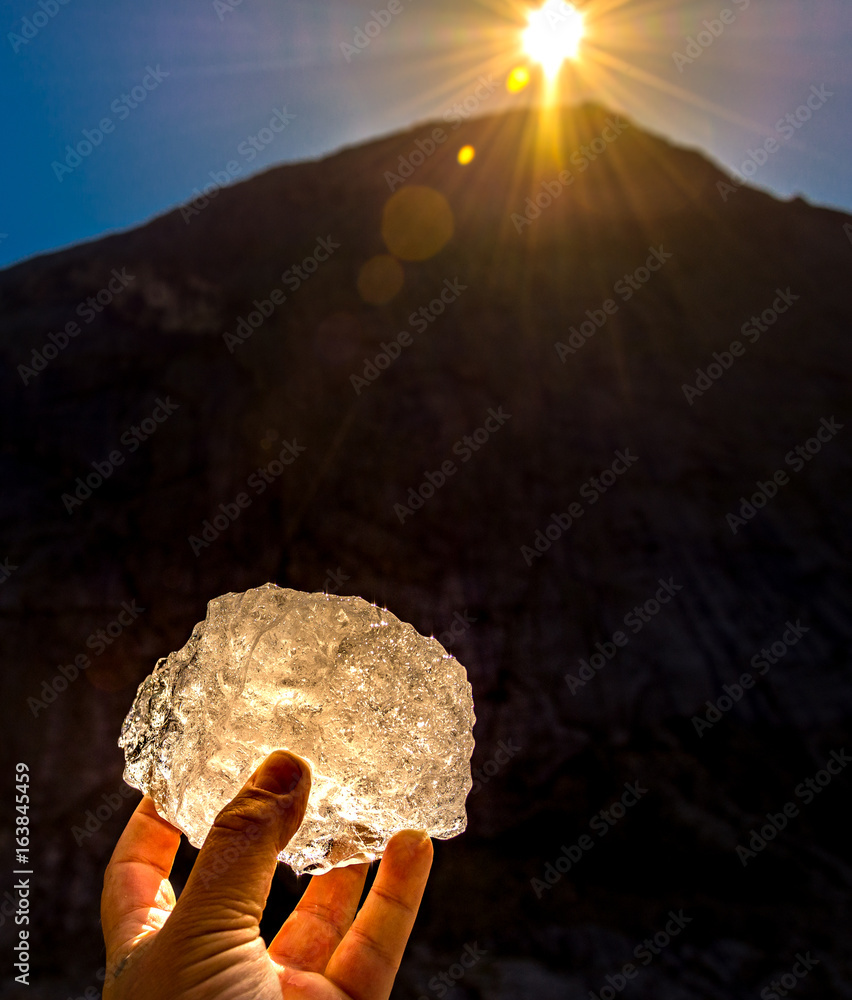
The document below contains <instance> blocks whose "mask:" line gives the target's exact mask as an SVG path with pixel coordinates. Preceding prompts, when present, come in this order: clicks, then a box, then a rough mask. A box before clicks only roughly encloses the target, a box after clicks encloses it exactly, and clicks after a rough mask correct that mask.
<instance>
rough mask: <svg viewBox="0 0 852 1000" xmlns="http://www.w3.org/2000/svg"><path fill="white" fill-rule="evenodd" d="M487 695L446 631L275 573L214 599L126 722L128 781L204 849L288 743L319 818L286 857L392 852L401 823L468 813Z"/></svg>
mask: <svg viewBox="0 0 852 1000" xmlns="http://www.w3.org/2000/svg"><path fill="white" fill-rule="evenodd" d="M473 723H474V715H473V700H472V696H471V687H470V684H469V683H468V680H467V674H466V673H465V669H464V667H463V666H462V665H461V664H460V663H459V662H458V660H457V659H456V658H455V657H453V656H451V655H450V654H449V653H447V652H446V651H445V650H444V649H443V647H442V646H441V645H440V644H439V643H438V642H437V640H435V639H427V638H425V637H424V636H422V635H420V634H419V633H417V632H416V631H415V630H414V629H413V628H412V627H411V625H408V624H407V623H405V622H401V621H399V619H398V618H396V617H395V616H394V615H392V614H391V613H390V612H389V611H387V610H382V609H379V608H377V607H376V606H375V605H374V604H369V603H368V602H367V601H365V600H363V599H362V598H360V597H335V596H332V595H329V594H325V593H321V594H305V593H301V592H299V591H295V590H289V589H286V588H283V587H277V586H275V585H274V584H271V583H269V584H266V585H265V586H263V587H256V588H254V589H253V590H249V591H248V592H246V593H245V594H225V595H224V596H223V597H219V598H217V599H216V600H213V601H211V602H210V604H209V605H208V608H207V618H206V620H205V621H203V622H200V623H199V624H198V625H197V626H196V627H195V629H194V630H193V633H192V635H191V637H190V639H189V641H188V642H187V644H186V645H185V646H184V647H183V649H181V650H178V651H177V652H175V653H172V654H171V655H170V656H168V657H166V658H165V659H162V660H160V662H159V663H158V664H157V667H156V669H155V670H154V672H153V673H152V674H151V675H150V676H149V677H147V678H146V679H145V680H144V681H143V682H142V684H141V685H140V687H139V692H138V694H137V696H136V700H135V702H134V704H133V707H132V709H131V710H130V712H129V714H128V716H127V718H126V719H125V722H124V726H123V727H122V732H121V739H120V741H119V745H120V746H122V747H123V748H124V751H125V755H126V758H127V767H126V769H125V772H124V777H125V780H126V781H127V782H128V783H129V784H131V785H133V786H134V788H138V789H139V790H140V791H143V792H147V793H148V794H149V795H151V797H152V798H153V799H154V802H155V804H156V806H157V809H158V811H159V812H160V814H161V815H162V816H163V817H165V818H166V819H167V820H168V821H169V822H170V823H172V824H173V825H175V826H177V827H178V828H179V829H181V830H183V832H184V833H185V834H186V835H187V837H188V838H189V840H190V843H192V844H194V845H195V846H196V847H200V846H201V844H202V843H203V842H204V839H205V837H206V836H207V832H208V831H209V829H210V826H211V825H212V823H213V820H214V818H215V816H216V814H217V813H218V812H219V810H220V809H221V808H222V807H223V806H224V805H225V804H226V803H227V802H228V801H230V799H232V798H233V796H234V795H235V794H236V793H237V792H238V791H239V789H240V788H241V787H242V785H243V784H244V783H245V781H246V779H247V778H248V777H249V775H250V774H251V773H252V772H253V771H254V770H255V768H256V767H257V766H258V764H259V763H260V762H261V761H262V760H263V759H264V758H265V757H266V756H267V754H269V753H271V752H272V751H273V750H276V749H286V750H292V751H294V752H295V753H298V754H299V755H300V756H301V757H304V758H305V760H307V761H308V763H309V764H310V765H311V771H312V786H311V796H310V801H309V803H308V810H307V813H306V814H305V820H304V822H303V823H302V826H301V827H300V828H299V831H298V833H297V834H296V836H295V837H294V838H293V840H292V841H291V842H290V843H289V844H288V846H287V849H286V850H285V851H282V853H281V855H280V856H279V859H280V860H281V861H285V862H286V863H287V864H289V865H290V867H291V868H292V869H293V870H294V871H295V872H297V873H299V874H304V873H308V874H321V873H322V872H326V871H329V870H330V869H331V868H334V867H339V866H342V865H347V864H356V863H358V862H361V861H373V860H375V859H376V858H377V857H380V856H381V855H382V853H383V851H384V849H385V847H386V846H387V842H388V840H390V838H391V837H392V836H393V834H394V833H396V832H397V831H399V830H404V829H417V830H421V829H422V830H427V831H428V832H429V834H430V836H432V837H437V838H439V839H441V840H447V839H449V838H450V837H455V836H456V835H457V834H459V833H461V832H462V831H463V830H464V829H465V827H466V826H467V816H466V814H465V798H466V796H467V794H468V792H469V791H470V788H471V783H472V782H471V775H470V757H471V754H472V753H473V732H472V730H473Z"/></svg>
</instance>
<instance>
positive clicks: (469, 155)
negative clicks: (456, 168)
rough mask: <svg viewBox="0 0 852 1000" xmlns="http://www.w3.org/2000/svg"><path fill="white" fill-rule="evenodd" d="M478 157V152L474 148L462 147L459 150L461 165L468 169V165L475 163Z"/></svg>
mask: <svg viewBox="0 0 852 1000" xmlns="http://www.w3.org/2000/svg"><path fill="white" fill-rule="evenodd" d="M475 156H476V150H475V149H474V148H473V146H462V148H461V149H460V150H459V163H460V164H461V165H462V166H463V167H466V166H467V165H468V163H472V162H473V158H474V157H475Z"/></svg>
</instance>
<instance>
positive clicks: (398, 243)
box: [382, 184, 455, 260]
mask: <svg viewBox="0 0 852 1000" xmlns="http://www.w3.org/2000/svg"><path fill="white" fill-rule="evenodd" d="M454 231H455V216H454V215H453V210H452V208H450V203H449V202H448V201H447V199H446V198H445V197H444V196H443V195H442V194H441V193H440V191H436V190H435V189H434V188H430V187H425V186H422V185H419V184H409V185H406V186H405V187H403V188H400V189H399V190H398V191H397V192H395V193H394V194H393V195H391V197H390V198H388V200H387V202H386V203H385V208H384V212H383V213H382V238H383V239H384V241H385V245H386V246H387V248H388V250H389V251H390V252H391V253H392V254H393V255H394V257H398V258H399V259H400V260H429V258H430V257H434V256H435V254H436V253H438V251H439V250H442V249H443V248H444V247H445V246H446V245H447V243H449V242H450V240H451V239H452V236H453V232H454Z"/></svg>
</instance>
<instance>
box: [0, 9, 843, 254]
mask: <svg viewBox="0 0 852 1000" xmlns="http://www.w3.org/2000/svg"><path fill="white" fill-rule="evenodd" d="M398 2H399V3H400V5H401V7H402V9H401V11H400V12H399V13H398V14H396V15H394V16H393V17H392V18H391V22H390V24H389V25H388V26H387V27H386V28H385V29H384V30H383V31H382V32H381V33H380V34H379V35H378V37H376V38H374V39H372V40H371V41H370V43H369V45H368V46H367V47H366V48H364V49H363V50H359V51H357V52H356V53H355V54H354V55H353V54H351V53H350V60H349V61H347V58H346V55H345V54H344V52H343V51H342V50H341V43H349V44H350V45H352V43H353V40H354V35H355V30H356V29H357V28H362V29H363V28H364V27H365V26H366V25H367V22H368V21H370V20H371V13H370V12H371V10H380V9H385V8H386V7H387V2H386V0H372V2H370V0H365V2H363V3H361V2H355V0H323V2H318V0H229V2H228V0H225V2H222V0H219V2H218V7H219V11H218V12H217V9H216V6H215V5H214V2H213V0H141V2H135V0H134V2H132V3H131V2H129V0H111V2H105V0H64V3H62V4H59V3H55V2H54V0H43V6H44V7H47V8H48V9H51V10H52V9H56V8H58V12H57V13H55V15H54V16H53V17H51V18H50V19H49V20H48V22H47V23H46V24H44V26H43V27H41V28H40V29H38V30H37V33H36V34H35V37H33V38H32V39H31V40H30V41H29V42H28V43H27V44H20V43H19V42H14V40H10V39H9V38H8V37H7V36H8V34H9V33H13V32H14V33H18V32H20V31H21V25H22V20H23V19H24V18H34V17H35V16H36V15H37V14H38V12H39V11H40V10H41V9H42V8H41V7H40V6H39V3H38V0H4V2H3V4H2V29H3V34H4V38H3V39H2V42H0V51H2V56H0V86H2V94H3V101H2V112H0V114H1V115H2V120H3V135H4V137H5V142H4V155H3V158H2V199H0V266H3V265H6V264H9V263H11V262H14V261H18V260H21V259H24V258H26V257H29V256H32V255H33V254H36V253H40V252H44V251H49V250H53V249H56V248H59V247H62V246H66V245H68V244H71V243H75V242H78V241H80V240H84V239H91V238H93V237H97V236H99V235H102V234H104V233H107V232H110V231H114V230H117V229H123V228H128V227H132V226H135V225H137V224H139V223H142V222H144V221H146V220H148V219H149V218H151V217H152V216H155V215H158V214H161V213H162V212H164V211H166V210H168V209H170V208H173V207H175V206H177V205H179V204H182V203H184V202H186V201H188V200H189V199H190V198H191V197H192V193H193V189H195V188H201V187H203V186H204V184H205V183H208V182H209V181H210V171H214V172H216V171H221V170H222V169H223V168H224V166H225V164H226V163H227V162H228V161H233V160H237V161H238V162H239V163H240V164H241V165H242V168H243V169H242V172H241V174H240V177H239V178H238V179H242V178H245V177H248V176H251V174H253V173H256V172H258V171H259V170H262V169H265V168H267V167H269V166H271V165H274V164H278V163H284V162H290V161H294V160H300V159H305V158H314V157H319V156H322V155H324V154H327V153H329V152H332V151H334V150H336V149H338V148H340V147H341V146H344V145H352V144H356V143H360V142H363V141H365V140H367V139H370V138H373V137H376V136H379V135H383V134H387V133H389V132H392V131H395V130H398V129H401V128H404V127H407V126H410V125H412V124H414V123H417V122H422V121H425V120H428V119H430V118H437V119H440V118H442V117H443V115H444V113H445V112H446V111H447V110H448V109H450V108H451V107H452V105H453V104H454V103H455V102H457V101H460V100H464V99H465V98H466V97H469V96H470V95H472V94H473V93H474V88H475V87H476V84H477V80H478V77H479V76H480V75H482V74H485V75H486V76H487V75H488V74H489V73H492V74H494V76H495V79H497V80H499V81H500V82H501V87H500V88H499V89H498V90H497V91H495V92H494V94H493V95H492V96H490V97H489V98H488V99H487V100H484V101H482V103H481V105H480V107H479V109H478V111H477V113H478V114H489V113H493V112H496V111H498V110H501V109H502V108H504V107H512V106H519V105H523V104H525V103H528V102H529V101H534V100H537V99H538V98H539V97H540V95H541V93H542V86H541V82H542V78H541V70H540V68H534V67H533V66H532V64H531V63H530V61H529V59H528V57H526V56H525V55H524V54H523V49H522V43H521V39H522V34H523V31H524V28H525V27H526V16H525V14H526V13H528V12H529V11H530V10H531V9H534V8H536V7H540V6H541V5H542V3H543V0H535V2H534V3H529V4H526V3H522V2H521V0H398ZM228 6H231V7H232V8H233V9H231V10H227V9H226V8H227V7H228ZM577 6H578V7H580V9H581V10H582V11H583V12H584V13H585V16H586V22H587V28H588V32H587V37H586V39H585V41H584V42H583V44H582V45H581V48H580V51H579V54H578V58H577V61H576V62H574V63H571V64H567V65H566V67H565V68H563V71H562V73H561V74H560V77H559V80H558V84H559V86H560V91H559V93H560V99H562V100H564V101H567V102H571V101H574V100H576V99H579V98H586V99H592V100H595V101H598V102H599V103H601V104H604V105H606V106H608V107H609V108H611V109H613V110H617V111H622V112H625V113H627V114H628V115H629V116H631V117H632V118H633V119H634V120H635V121H636V122H637V123H638V124H639V125H641V126H644V127H646V128H649V129H651V130H653V131H654V132H656V133H659V134H662V135H665V136H666V137H669V138H671V139H673V140H674V141H676V142H679V143H682V144H685V145H689V146H695V147H699V148H701V149H703V150H704V151H706V152H707V153H708V154H709V155H710V156H711V157H712V158H713V159H714V160H715V161H717V162H718V163H721V164H723V165H725V166H728V167H737V168H738V167H739V166H740V165H741V164H742V163H743V161H744V160H745V158H746V156H747V153H748V151H749V149H754V148H756V147H757V146H758V145H760V144H762V143H763V142H764V141H765V139H766V138H768V137H769V136H776V137H777V136H778V133H777V132H776V123H777V122H778V121H779V119H781V118H783V117H784V116H785V115H787V114H788V113H794V112H795V111H796V108H797V107H798V106H800V105H802V104H803V103H804V102H805V100H806V99H807V98H808V97H809V96H810V94H811V87H812V86H816V87H821V86H823V85H825V87H826V88H827V90H828V91H829V92H830V93H832V94H833V96H832V97H831V98H830V99H829V100H827V101H826V102H825V103H824V104H823V106H822V108H821V109H820V110H819V111H817V112H816V113H815V114H814V115H813V117H812V118H811V119H810V120H809V121H808V122H806V123H804V124H803V125H802V127H801V128H799V129H797V130H796V132H795V135H793V137H792V138H790V139H789V140H782V141H781V147H780V149H779V150H778V151H777V152H776V153H774V154H773V155H772V156H771V157H769V158H768V162H767V163H766V164H765V165H764V166H762V167H761V169H760V170H759V172H758V173H757V174H756V175H755V177H754V178H753V181H752V183H754V184H755V185H756V186H758V187H761V188H765V189H767V190H770V191H774V192H775V193H777V194H779V195H781V196H784V197H787V196H790V195H792V194H799V193H801V194H803V195H804V196H805V197H806V198H808V199H809V200H811V201H813V202H816V203H818V204H825V205H832V206H840V207H842V208H845V209H847V210H852V171H850V168H849V162H850V158H852V138H850V137H852V101H850V92H852V86H850V84H852V69H850V66H852V60H850V58H849V56H850V52H852V2H850V0H727V3H726V2H725V0H709V2H708V0H587V2H585V3H582V4H578V5H577ZM726 6H727V7H728V8H729V9H730V10H731V11H732V12H733V13H734V15H735V20H734V21H733V23H730V24H728V25H727V26H724V30H723V31H722V32H721V34H720V35H719V37H717V38H715V39H714V41H713V43H712V45H710V46H709V47H708V48H707V49H706V50H702V51H701V55H700V57H698V58H696V59H695V60H694V61H693V62H692V63H684V64H682V66H681V69H682V71H681V69H679V68H678V66H676V64H675V61H674V59H673V53H674V52H676V51H677V52H681V53H686V51H687V39H688V38H689V36H695V35H696V34H697V33H698V32H700V31H702V30H703V29H704V25H703V24H702V21H703V20H704V19H711V20H712V19H716V18H718V17H719V13H720V11H721V10H723V9H724V8H725V7H726ZM42 20H44V18H42V17H36V21H37V23H38V22H41V21H42ZM704 37H705V39H706V38H707V37H709V36H706V35H705V36H704ZM15 47H17V48H18V51H17V52H16V51H14V49H15ZM692 51H693V52H695V49H693V50H692ZM518 65H530V68H531V70H532V81H531V83H530V85H529V86H528V87H526V88H525V89H524V90H522V91H521V92H520V93H517V94H511V93H509V92H507V90H506V87H505V78H506V76H507V74H508V73H509V71H510V70H511V69H512V68H513V67H514V66H518ZM149 66H150V67H152V68H153V69H155V70H156V69H157V68H159V69H160V70H161V71H162V73H163V77H162V79H161V82H159V83H158V84H157V85H156V87H155V89H152V90H151V91H150V93H148V95H147V97H146V99H145V101H144V103H141V104H139V106H137V107H133V108H132V109H129V110H125V111H124V112H122V114H121V115H119V114H116V112H115V108H114V102H115V101H116V100H119V101H120V100H121V98H122V95H123V94H126V93H127V92H128V91H129V90H131V89H132V88H133V87H134V86H137V85H139V84H140V83H141V82H142V79H143V77H144V76H145V74H146V68H147V67H149ZM166 73H167V74H168V76H165V75H164V74H166ZM150 82H151V78H149V83H150ZM480 93H482V91H480ZM111 107H112V110H111ZM276 109H278V110H282V111H283V110H286V112H287V113H288V114H292V115H295V118H293V119H292V120H291V121H290V122H289V124H288V126H287V127H286V128H285V129H283V130H282V131H281V132H280V133H276V135H275V138H274V141H272V142H271V143H270V144H269V145H268V146H266V148H265V149H263V151H262V152H260V153H259V154H256V158H255V159H254V160H253V162H249V159H248V156H247V155H245V154H240V153H239V152H238V150H239V147H240V145H241V143H244V142H245V141H246V140H247V139H248V138H249V137H250V136H252V135H255V134H257V133H258V132H259V131H260V130H261V129H262V128H263V127H264V126H266V125H268V123H269V121H270V118H271V117H272V115H273V113H274V112H275V111H276ZM104 117H110V118H112V119H113V121H114V126H115V127H114V131H113V132H112V133H111V134H109V135H107V136H105V138H104V141H103V142H102V143H101V144H100V145H99V146H98V147H97V148H95V149H94V150H93V152H92V153H91V155H89V156H88V157H86V158H85V159H84V160H83V161H82V162H81V164H80V165H79V166H77V167H76V168H75V169H74V170H73V171H72V172H70V173H68V174H66V175H64V176H63V179H62V180H61V181H60V180H59V179H58V178H57V176H56V174H55V171H54V168H53V167H52V164H53V162H54V161H58V160H62V159H64V155H65V152H64V151H65V147H66V145H67V144H69V143H71V144H75V143H77V142H79V141H80V140H81V139H83V130H84V129H90V130H91V129H95V128H97V126H98V123H99V122H100V121H101V119H103V118H104ZM243 148H245V147H243Z"/></svg>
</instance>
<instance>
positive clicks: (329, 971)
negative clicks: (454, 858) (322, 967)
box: [325, 830, 432, 1000]
mask: <svg viewBox="0 0 852 1000" xmlns="http://www.w3.org/2000/svg"><path fill="white" fill-rule="evenodd" d="M431 867H432V841H431V840H429V837H428V836H427V835H426V833H425V832H424V831H422V830H403V831H402V832H401V833H398V834H396V836H394V837H393V838H392V839H391V841H390V843H389V844H388V846H387V849H386V851H385V855H384V857H383V858H382V863H381V864H380V865H379V871H378V874H377V875H376V881H375V882H374V883H373V888H372V889H371V890H370V893H369V895H368V896H367V899H366V901H365V902H364V905H363V906H362V907H361V912H360V913H359V914H358V916H357V917H356V918H355V922H354V923H353V924H352V927H351V928H350V929H349V932H348V933H347V935H346V936H345V937H344V939H343V941H342V942H341V943H340V945H339V947H338V949H337V951H336V952H335V953H334V955H332V957H331V960H330V961H329V963H328V965H327V967H326V973H325V974H326V976H327V977H328V978H329V979H330V980H331V982H332V983H334V984H335V985H336V986H338V987H339V988H340V989H341V990H342V991H343V992H344V993H346V994H348V995H349V996H350V997H352V1000H386V998H387V997H389V996H390V992H391V988H392V986H393V981H394V978H395V976H396V973H397V970H398V969H399V963H400V962H401V961H402V953H403V951H404V950H405V945H406V943H407V941H408V936H409V934H410V933H411V928H412V927H413V926H414V918H415V917H416V916H417V910H418V908H419V906H420V900H421V899H422V898H423V890H424V889H425V888H426V880H427V879H428V877H429V869H430V868H431Z"/></svg>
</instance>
